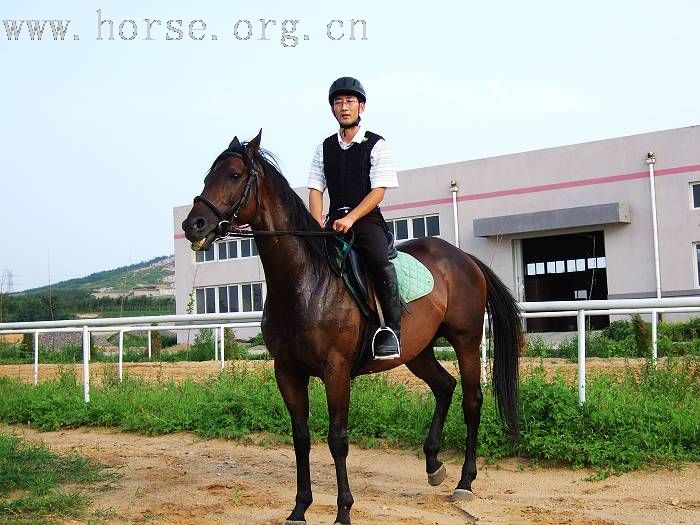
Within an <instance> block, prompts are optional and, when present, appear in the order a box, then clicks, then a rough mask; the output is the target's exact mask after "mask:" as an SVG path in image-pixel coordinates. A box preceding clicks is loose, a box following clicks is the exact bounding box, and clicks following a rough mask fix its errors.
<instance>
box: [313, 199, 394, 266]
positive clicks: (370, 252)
mask: <svg viewBox="0 0 700 525" xmlns="http://www.w3.org/2000/svg"><path fill="white" fill-rule="evenodd" d="M346 213H347V211H340V210H337V211H336V212H334V213H332V214H331V215H330V216H329V217H328V221H327V222H326V227H327V228H328V229H330V228H331V227H332V225H333V221H334V220H336V219H339V218H341V217H343V216H345V214H346ZM351 231H352V232H354V234H355V237H354V241H353V246H355V247H356V248H357V249H358V250H359V251H360V255H362V260H363V261H364V262H365V264H366V265H367V270H368V271H369V273H370V275H371V276H372V277H373V278H374V276H375V275H377V270H380V269H381V268H385V267H386V266H387V265H388V264H390V263H389V240H388V239H387V236H386V223H385V222H384V218H383V217H382V215H381V214H380V213H379V211H378V210H375V211H372V212H370V213H369V214H367V215H365V216H364V217H362V218H361V219H359V220H357V221H356V222H355V224H353V225H352V228H351ZM345 238H346V239H347V240H350V238H352V235H351V234H348V235H346V236H345Z"/></svg>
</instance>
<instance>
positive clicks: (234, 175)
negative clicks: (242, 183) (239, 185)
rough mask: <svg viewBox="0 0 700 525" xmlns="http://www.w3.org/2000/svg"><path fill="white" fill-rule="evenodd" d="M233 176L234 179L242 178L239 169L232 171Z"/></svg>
mask: <svg viewBox="0 0 700 525" xmlns="http://www.w3.org/2000/svg"><path fill="white" fill-rule="evenodd" d="M231 178H232V179H240V178H241V174H240V173H238V172H237V171H234V172H233V173H231Z"/></svg>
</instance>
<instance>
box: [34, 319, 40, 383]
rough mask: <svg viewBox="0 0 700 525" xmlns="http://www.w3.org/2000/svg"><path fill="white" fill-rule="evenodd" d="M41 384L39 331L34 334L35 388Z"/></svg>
mask: <svg viewBox="0 0 700 525" xmlns="http://www.w3.org/2000/svg"><path fill="white" fill-rule="evenodd" d="M38 382H39V330H37V331H35V332H34V386H36V385H37V383H38Z"/></svg>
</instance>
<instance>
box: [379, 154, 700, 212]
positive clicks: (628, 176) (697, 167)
mask: <svg viewBox="0 0 700 525" xmlns="http://www.w3.org/2000/svg"><path fill="white" fill-rule="evenodd" d="M693 171H700V164H693V165H690V166H680V167H677V168H666V169H661V170H656V171H654V175H655V176H656V177H661V176H664V175H676V174H679V173H691V172H693ZM648 176H649V172H648V171H635V172H633V173H624V174H622V175H611V176H608V177H595V178H591V179H579V180H572V181H566V182H555V183H552V184H542V185H539V186H524V187H522V188H510V189H506V190H499V191H489V192H484V193H472V194H468V195H462V196H460V197H457V201H458V202H465V201H475V200H483V199H493V198H496V197H505V196H508V195H524V194H527V193H538V192H542V191H552V190H560V189H566V188H576V187H579V186H594V185H597V184H609V183H611V182H622V181H626V180H635V179H643V178H645V177H648ZM451 202H452V198H451V197H445V198H442V199H431V200H426V201H415V202H406V203H403V204H392V205H389V206H382V211H394V210H406V209H409V208H420V207H423V206H435V205H440V204H450V203H451Z"/></svg>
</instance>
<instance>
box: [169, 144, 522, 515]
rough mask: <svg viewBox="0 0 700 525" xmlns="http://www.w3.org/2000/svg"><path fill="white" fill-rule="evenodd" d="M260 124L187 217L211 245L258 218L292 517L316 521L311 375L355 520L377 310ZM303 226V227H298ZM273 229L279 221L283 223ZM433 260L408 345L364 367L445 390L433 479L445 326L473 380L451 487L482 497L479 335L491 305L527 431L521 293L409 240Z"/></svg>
mask: <svg viewBox="0 0 700 525" xmlns="http://www.w3.org/2000/svg"><path fill="white" fill-rule="evenodd" d="M260 137H261V133H260V134H258V136H257V137H255V138H254V139H253V140H251V141H250V142H248V143H244V144H241V143H240V142H239V141H238V138H234V139H233V141H232V142H231V144H230V145H229V147H228V148H227V149H226V150H225V151H224V152H222V153H221V154H220V155H219V156H218V157H217V158H216V160H215V161H214V163H213V164H212V166H211V168H210V170H209V173H208V174H207V176H206V178H205V179H204V190H203V191H202V193H201V195H200V196H198V197H196V198H195V202H194V206H193V207H192V210H191V211H190V213H189V215H188V216H187V218H186V219H185V221H184V222H183V223H182V228H183V230H184V231H185V234H186V237H187V239H189V240H190V241H191V242H192V243H193V249H198V250H206V249H207V248H208V247H209V246H211V243H212V242H214V241H215V240H216V239H217V237H219V236H221V235H223V234H224V233H225V232H226V231H228V230H229V228H230V227H231V226H236V225H240V224H249V225H250V226H251V227H252V229H253V230H254V231H257V232H260V233H258V234H255V242H256V244H257V246H258V251H259V254H260V260H261V261H262V264H263V267H264V270H265V278H266V281H267V300H266V302H265V308H264V314H263V320H262V333H263V336H264V338H265V342H266V344H267V347H268V349H269V352H270V354H271V355H272V356H273V357H274V364H275V377H276V379H277V385H278V387H279V390H280V392H281V394H282V397H283V398H284V402H285V404H286V406H287V409H288V410H289V414H290V416H291V420H292V435H293V439H294V452H295V455H296V465H297V495H296V505H295V507H294V509H293V511H292V513H291V514H290V515H289V517H288V518H287V520H286V521H285V523H286V524H302V523H306V521H305V518H304V514H305V512H306V509H307V508H308V507H309V505H311V502H312V496H311V477H310V472H309V451H310V440H309V427H308V417H309V397H308V385H309V378H310V377H311V376H315V377H319V378H321V380H323V382H324V384H325V388H326V397H327V401H328V412H329V420H330V425H329V429H328V446H329V448H330V451H331V454H332V456H333V460H334V462H335V469H336V475H337V482H338V515H337V518H336V523H340V524H349V523H350V507H351V506H352V504H353V498H352V494H351V493H350V486H349V484H348V475H347V470H346V464H345V461H346V458H347V455H348V405H349V398H350V380H351V369H352V367H353V362H354V360H355V358H356V357H357V356H358V354H359V352H360V349H361V346H362V343H363V333H364V327H365V324H366V322H367V320H366V319H365V317H364V316H363V315H362V314H361V312H360V309H359V308H358V306H357V304H356V303H355V301H354V299H353V298H352V296H351V295H350V293H349V292H348V290H347V289H346V288H345V285H344V284H343V280H342V279H340V278H339V277H337V276H336V274H335V273H333V272H332V271H331V269H330V267H329V265H328V264H327V262H326V258H325V256H324V249H323V242H324V239H323V238H322V237H321V236H318V235H313V234H312V235H308V233H309V232H321V231H322V230H321V228H320V226H319V225H318V223H317V222H316V221H315V220H314V219H313V217H312V216H311V214H310V213H309V212H308V210H307V208H306V206H305V204H304V203H303V201H302V200H301V199H300V198H299V196H298V195H297V194H296V193H295V192H294V191H293V190H292V189H291V187H290V186H289V184H288V182H287V181H286V179H285V178H284V177H283V176H282V175H281V173H280V172H279V169H278V168H277V167H276V164H275V162H274V160H273V159H272V157H271V155H270V154H268V153H267V152H265V151H263V150H261V149H260ZM291 231H294V232H297V233H298V234H289V232H291ZM271 232H277V233H272V234H271ZM399 249H400V250H402V251H405V252H407V253H410V254H411V255H412V256H413V257H415V258H416V259H418V260H420V261H421V262H422V263H423V264H425V265H426V266H427V267H428V268H429V269H430V271H431V272H432V274H433V276H434V279H435V286H434V289H433V291H432V292H431V293H430V294H429V295H427V296H425V297H423V298H421V299H418V300H416V301H414V302H412V303H410V313H404V314H403V318H402V332H401V357H400V358H399V359H395V360H382V361H372V360H370V361H369V362H367V363H366V364H365V365H364V366H363V367H362V368H361V370H360V372H359V373H360V374H372V373H375V372H382V371H384V370H389V369H391V368H394V367H397V366H399V365H402V364H405V365H406V366H407V367H408V368H409V370H411V372H413V373H414V374H415V375H416V376H418V377H419V378H421V379H422V380H423V381H425V382H426V383H427V384H428V386H429V387H430V389H431V390H432V392H433V394H434V395H435V401H436V406H435V413H434V415H433V419H432V423H431V425H430V430H429V432H428V436H427V438H426V440H425V444H424V447H423V450H424V452H425V459H426V472H427V473H428V481H429V483H430V484H431V485H438V484H440V483H441V482H442V481H443V480H444V478H445V467H444V466H443V464H442V462H441V461H439V460H438V457H437V455H438V452H439V447H440V440H441V436H442V431H443V426H444V423H445V417H446V415H447V411H448V408H449V406H450V402H451V400H452V393H453V391H454V389H455V386H456V384H457V382H456V381H455V379H454V378H453V377H452V376H451V375H450V374H449V373H448V372H447V371H446V370H445V369H444V368H443V367H442V366H441V365H440V363H439V362H438V361H437V360H436V358H435V355H434V352H433V342H434V341H435V339H436V338H438V337H440V336H444V337H446V338H447V340H448V341H450V343H451V344H452V345H453V347H454V349H455V353H456V355H457V359H458V362H459V372H460V376H461V382H462V392H463V401H462V410H463V412H464V421H465V423H466V426H467V436H466V451H465V460H464V466H463V467H462V475H461V478H460V480H459V483H458V484H457V488H456V489H455V491H454V493H453V495H452V499H453V500H458V499H469V498H471V497H472V492H471V484H472V481H473V480H474V478H476V448H477V433H478V430H479V420H480V413H481V404H482V393H481V385H480V371H481V367H480V360H479V358H480V356H479V344H480V341H481V335H482V326H483V318H484V312H485V310H486V308H487V307H488V310H489V314H490V316H491V319H492V323H493V330H494V365H493V381H494V392H495V396H496V400H497V405H498V408H499V412H500V415H501V418H502V420H503V422H504V424H505V426H506V428H507V429H508V430H509V432H510V433H511V435H513V436H515V435H517V432H518V415H517V384H518V352H519V348H520V343H521V332H520V319H519V311H518V307H517V303H516V302H515V300H514V299H513V297H512V295H511V294H510V292H509V291H508V289H507V288H506V287H505V285H504V284H503V283H502V282H501V281H500V280H499V279H498V277H497V276H496V275H495V274H494V273H493V272H492V271H491V270H490V269H489V268H487V267H486V266H485V265H484V264H483V263H482V262H481V261H479V260H478V259H476V258H475V257H473V256H471V255H468V254H466V253H465V252H463V251H461V250H459V249H458V248H455V247H454V246H452V245H451V244H449V243H447V242H445V241H443V240H441V239H438V238H434V237H433V238H424V239H418V240H413V241H409V242H405V243H403V244H402V245H401V246H400V248H399Z"/></svg>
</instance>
